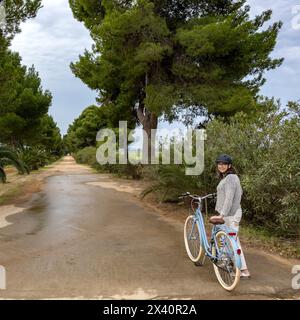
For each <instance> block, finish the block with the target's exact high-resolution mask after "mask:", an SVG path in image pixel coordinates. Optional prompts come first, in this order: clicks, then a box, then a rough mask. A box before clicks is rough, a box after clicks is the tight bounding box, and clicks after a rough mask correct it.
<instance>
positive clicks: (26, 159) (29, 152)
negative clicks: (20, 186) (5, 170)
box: [19, 146, 56, 171]
mask: <svg viewBox="0 0 300 320" xmlns="http://www.w3.org/2000/svg"><path fill="white" fill-rule="evenodd" d="M19 157H20V159H21V160H22V161H23V163H24V164H25V165H26V168H27V169H28V170H29V171H33V170H38V169H39V168H41V167H44V166H46V165H48V164H50V163H51V162H53V161H54V160H56V158H55V157H53V156H51V155H50V154H49V153H48V152H47V150H45V148H44V147H43V146H33V147H26V148H25V149H24V150H22V151H19Z"/></svg>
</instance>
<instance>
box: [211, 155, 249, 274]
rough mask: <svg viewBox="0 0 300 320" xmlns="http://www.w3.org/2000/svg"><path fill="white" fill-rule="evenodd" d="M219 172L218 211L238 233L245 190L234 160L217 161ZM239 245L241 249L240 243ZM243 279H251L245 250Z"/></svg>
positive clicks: (226, 222)
mask: <svg viewBox="0 0 300 320" xmlns="http://www.w3.org/2000/svg"><path fill="white" fill-rule="evenodd" d="M216 164H217V172H218V175H219V178H220V180H221V181H220V183H219V185H218V187H217V203H216V211H217V212H218V213H219V215H220V216H221V217H223V219H224V221H225V224H226V225H227V226H228V227H229V228H232V229H234V230H236V232H238V231H239V224H240V221H241V218H242V208H241V198H242V194H243V190H242V187H241V183H240V179H239V177H238V175H237V174H236V171H235V169H234V168H233V166H232V158H231V157H230V156H228V155H226V154H223V155H221V156H219V157H218V158H217V160H216ZM237 240H238V245H239V247H240V248H241V245H240V241H239V239H237ZM241 261H242V267H241V279H249V278H250V272H249V270H248V267H247V264H246V260H245V256H244V253H243V250H241Z"/></svg>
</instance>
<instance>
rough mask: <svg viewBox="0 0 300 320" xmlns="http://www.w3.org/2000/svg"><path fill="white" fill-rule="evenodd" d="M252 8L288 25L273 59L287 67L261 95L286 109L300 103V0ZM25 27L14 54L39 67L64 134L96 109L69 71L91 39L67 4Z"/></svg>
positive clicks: (253, 0) (52, 0)
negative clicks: (290, 103)
mask: <svg viewBox="0 0 300 320" xmlns="http://www.w3.org/2000/svg"><path fill="white" fill-rule="evenodd" d="M248 4H250V6H251V13H252V14H253V15H255V14H259V13H261V12H262V11H263V10H266V9H270V8H271V9H272V10H273V18H272V21H277V20H282V21H283V22H284V26H283V29H282V31H281V33H280V36H279V41H278V44H277V47H276V50H275V51H274V53H273V54H272V56H274V57H284V58H285V62H284V64H283V65H282V66H281V67H280V68H279V69H277V70H275V71H270V72H268V73H267V75H266V78H267V80H268V81H267V83H266V85H265V86H264V87H263V88H262V94H264V95H267V96H275V97H276V98H280V99H281V100H282V102H284V103H285V102H286V101H288V100H298V99H300V92H299V84H300V0H248ZM21 27H22V33H21V34H19V35H17V36H16V37H15V39H14V41H13V43H12V49H13V50H15V51H18V52H19V53H20V55H21V56H22V59H23V64H25V65H27V66H30V65H32V64H34V65H35V67H36V69H37V71H38V72H39V74H40V77H41V79H42V84H43V87H44V89H49V90H50V91H51V92H52V94H53V103H52V107H51V109H50V114H51V115H53V117H54V119H55V121H56V122H57V124H58V126H59V127H60V129H61V131H62V133H63V134H65V133H66V131H67V128H68V126H69V124H70V123H72V122H73V120H74V119H75V118H76V117H78V116H79V115H80V113H81V112H82V110H83V109H84V108H86V107H87V106H89V105H91V104H94V103H95V97H96V94H95V92H92V91H91V90H89V89H88V88H87V87H86V86H85V85H84V84H83V83H82V82H81V81H80V80H79V79H77V78H75V77H74V76H73V74H72V72H71V70H70V68H69V65H70V62H71V61H76V60H77V59H78V55H79V54H81V53H83V51H84V49H85V48H87V49H90V47H91V44H92V42H91V39H90V36H89V33H88V32H87V30H86V29H85V28H84V26H83V25H82V24H81V23H80V22H78V21H77V20H75V19H74V18H73V16H72V12H71V10H70V8H69V4H68V0H43V8H42V9H41V10H40V11H39V13H38V16H37V17H36V18H35V19H32V20H29V21H27V22H26V23H24V24H22V26H21ZM175 126H176V124H175Z"/></svg>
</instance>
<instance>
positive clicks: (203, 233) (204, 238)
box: [192, 206, 242, 269]
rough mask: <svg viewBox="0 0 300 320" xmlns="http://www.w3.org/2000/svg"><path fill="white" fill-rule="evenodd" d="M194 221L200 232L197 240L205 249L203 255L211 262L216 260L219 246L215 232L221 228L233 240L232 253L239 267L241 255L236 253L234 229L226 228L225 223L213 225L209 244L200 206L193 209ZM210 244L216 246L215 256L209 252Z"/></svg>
mask: <svg viewBox="0 0 300 320" xmlns="http://www.w3.org/2000/svg"><path fill="white" fill-rule="evenodd" d="M195 223H197V224H198V227H199V230H200V232H201V239H199V241H200V244H201V245H202V247H203V248H204V250H205V255H206V256H208V257H209V258H210V259H211V260H212V262H213V263H216V262H217V261H218V258H217V257H218V256H219V254H220V251H219V246H218V245H217V240H216V234H217V232H218V231H220V230H222V231H224V232H226V233H227V234H228V236H229V237H230V238H231V239H232V240H233V241H232V244H233V247H234V248H233V250H234V255H235V261H236V267H237V268H238V269H241V264H242V263H241V257H240V255H239V254H238V250H239V248H238V244H237V241H236V234H237V233H236V231H235V230H233V229H230V228H228V227H227V226H225V225H218V226H213V229H212V234H211V243H210V244H209V242H208V239H207V235H206V231H205V225H204V220H203V215H202V213H201V210H200V206H199V207H198V208H197V209H196V211H195ZM193 228H194V225H193ZM193 228H192V232H193ZM231 233H232V235H231ZM212 244H214V245H215V247H216V253H217V255H216V256H213V255H212V253H211V252H212Z"/></svg>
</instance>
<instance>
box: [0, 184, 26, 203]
mask: <svg viewBox="0 0 300 320" xmlns="http://www.w3.org/2000/svg"><path fill="white" fill-rule="evenodd" d="M21 194H22V186H21V185H17V186H14V187H11V188H9V189H8V190H6V191H5V192H4V193H3V194H2V195H0V205H5V204H8V203H10V202H11V201H12V200H14V199H15V198H17V197H18V196H19V195H21Z"/></svg>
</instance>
